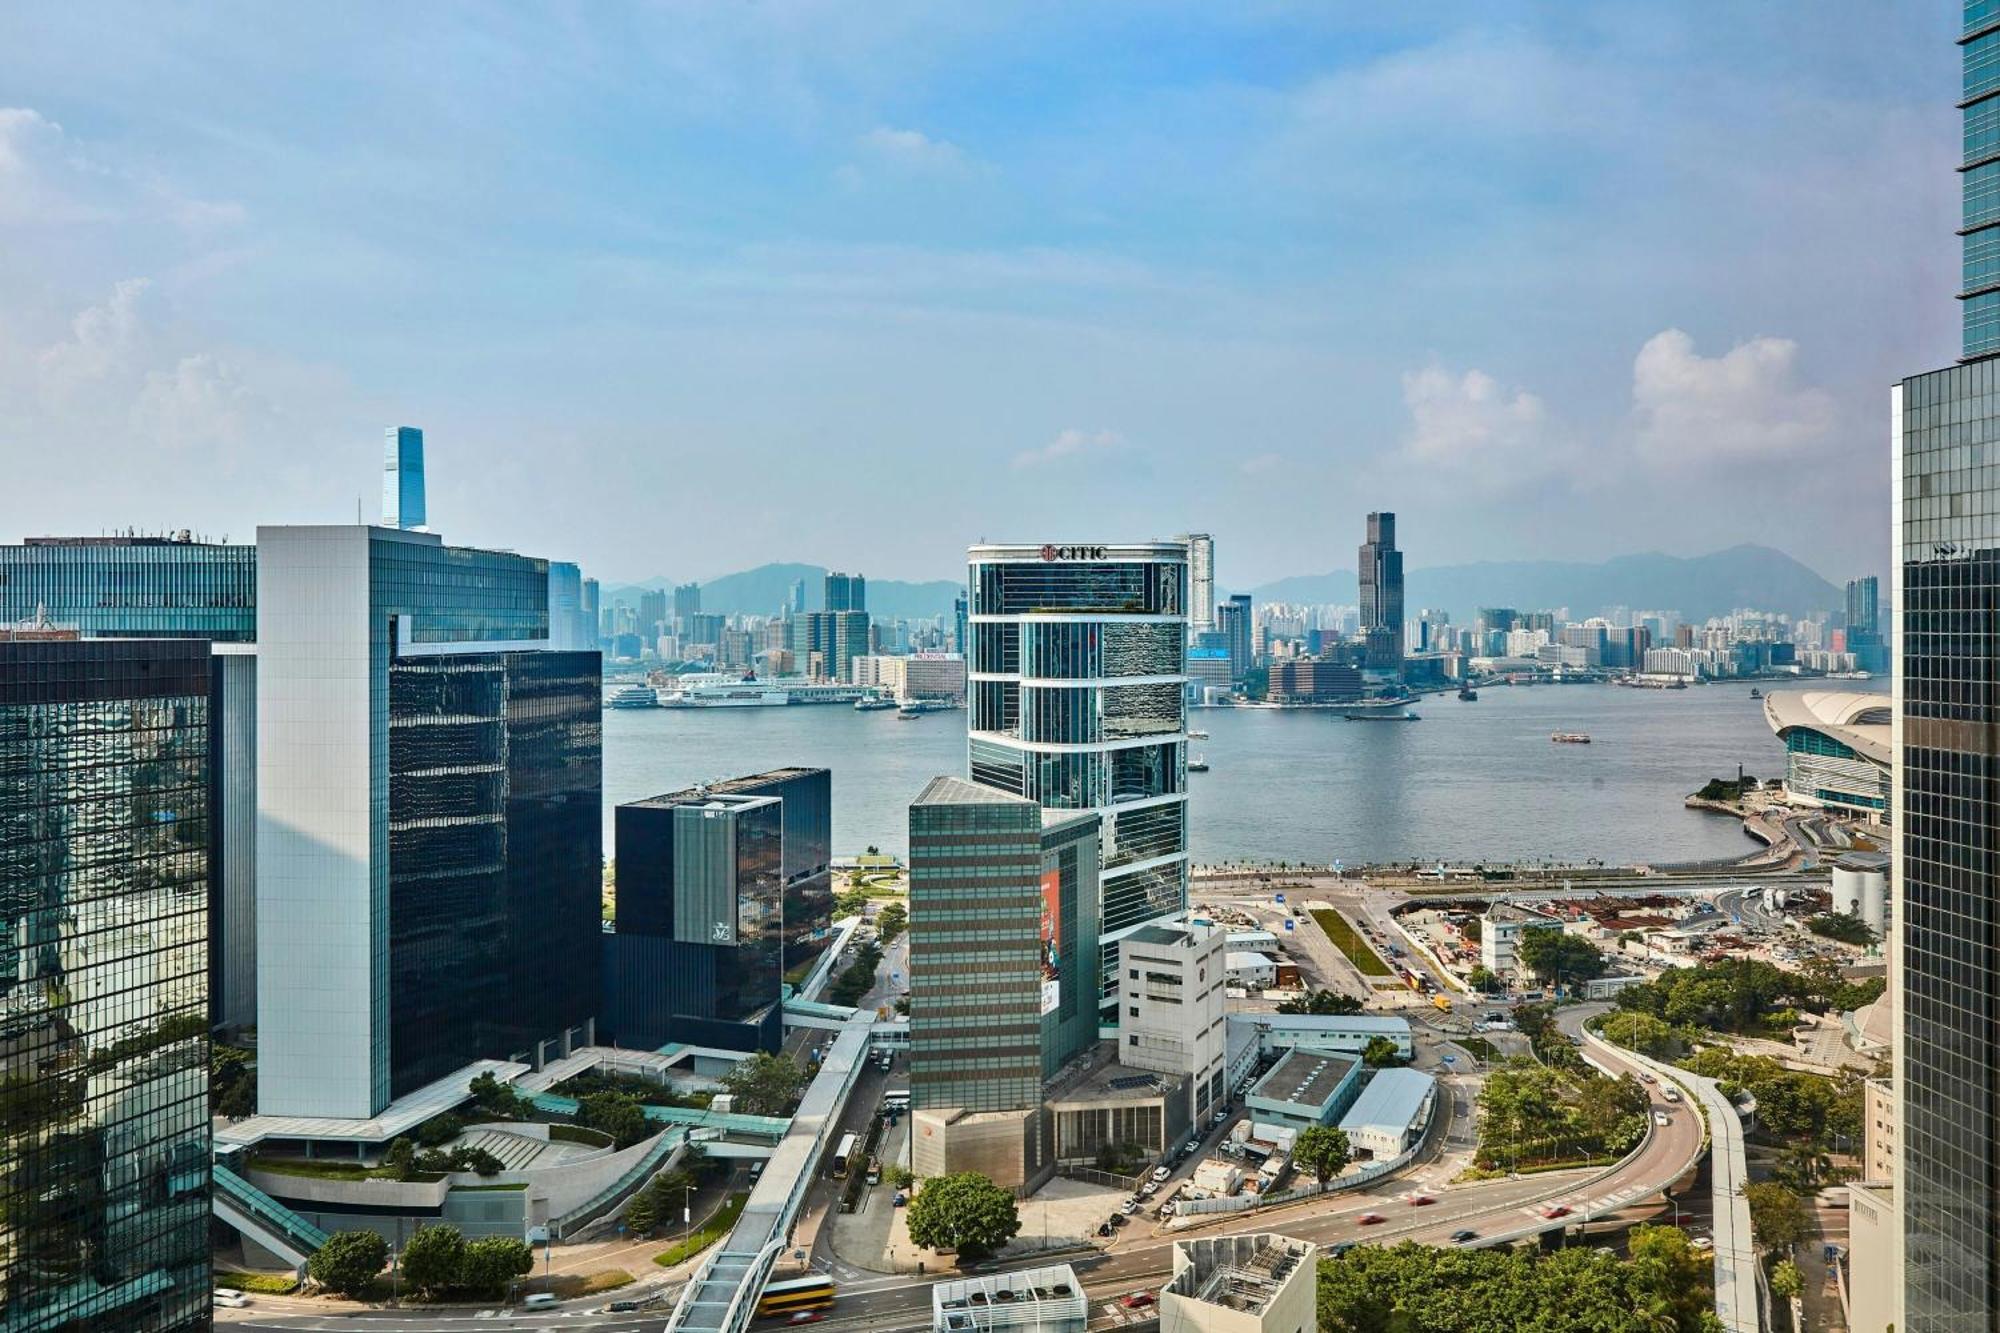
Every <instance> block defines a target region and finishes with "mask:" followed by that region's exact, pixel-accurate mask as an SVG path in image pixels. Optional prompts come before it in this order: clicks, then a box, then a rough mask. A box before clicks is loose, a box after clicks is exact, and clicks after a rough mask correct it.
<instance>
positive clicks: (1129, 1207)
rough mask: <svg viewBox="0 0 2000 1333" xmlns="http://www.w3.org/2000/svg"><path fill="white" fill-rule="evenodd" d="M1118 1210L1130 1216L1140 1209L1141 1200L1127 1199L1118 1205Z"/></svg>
mask: <svg viewBox="0 0 2000 1333" xmlns="http://www.w3.org/2000/svg"><path fill="white" fill-rule="evenodd" d="M1118 1211H1119V1212H1121V1213H1123V1214H1125V1216H1127V1217H1130V1216H1131V1215H1132V1214H1134V1213H1136V1212H1138V1211H1139V1201H1138V1200H1137V1199H1127V1200H1126V1201H1125V1202H1123V1203H1121V1204H1119V1205H1118Z"/></svg>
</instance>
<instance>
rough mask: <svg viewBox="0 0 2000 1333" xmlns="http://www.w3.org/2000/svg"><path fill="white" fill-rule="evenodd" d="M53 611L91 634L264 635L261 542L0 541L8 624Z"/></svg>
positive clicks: (0, 594)
mask: <svg viewBox="0 0 2000 1333" xmlns="http://www.w3.org/2000/svg"><path fill="white" fill-rule="evenodd" d="M39 613H46V615H47V617H48V619H49V620H50V621H52V622H54V623H55V624H58V625H73V626H75V627H76V628H77V629H79V630H81V631H82V632H83V634H84V635H85V637H95V636H97V635H115V636H117V637H119V638H121V639H151V638H172V639H211V640H215V641H217V642H231V641H234V642H248V641H249V640H251V639H254V638H256V637H257V548H256V547H254V546H225V545H221V544H219V543H216V542H204V541H196V540H194V539H193V538H192V537H190V536H187V535H185V534H183V535H181V536H177V537H30V538H28V540H27V541H26V542H25V543H23V544H22V545H20V546H0V624H16V623H19V622H22V621H26V620H32V619H34V618H35V617H36V616H37V614H39Z"/></svg>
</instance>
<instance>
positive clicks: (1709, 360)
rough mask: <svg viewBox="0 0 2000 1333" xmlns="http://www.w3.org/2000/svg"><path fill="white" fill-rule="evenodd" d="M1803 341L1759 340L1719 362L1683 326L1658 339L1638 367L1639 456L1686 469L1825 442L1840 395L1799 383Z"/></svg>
mask: <svg viewBox="0 0 2000 1333" xmlns="http://www.w3.org/2000/svg"><path fill="white" fill-rule="evenodd" d="M1798 352H1799V347H1798V344H1797V343H1795V342H1793V341H1792V340H1791V339H1789V338H1753V339H1751V340H1750V341H1749V342H1746V343H1739V344H1738V345H1737V346H1735V347H1733V348H1731V349H1730V350H1729V351H1728V352H1726V353H1725V354H1723V355H1722V356H1719V357H1705V356H1702V355H1701V354H1700V353H1699V352H1697V351H1696V350H1695V346H1694V339H1693V338H1690V337H1689V336H1688V335H1687V334H1685V333H1683V332H1681V330H1679V329H1668V330H1666V331H1665V332H1663V333H1657V334H1654V335H1653V336H1652V337H1651V338H1649V339H1648V340H1647V341H1646V345H1645V346H1644V347H1641V348H1640V349H1639V355H1638V356H1637V357H1635V358H1634V359H1633V362H1632V412H1633V425H1634V437H1633V444H1634V448H1635V449H1636V451H1637V453H1638V455H1639V457H1640V459H1641V460H1642V461H1644V462H1647V463H1650V464H1652V465H1653V466H1655V467H1659V468H1675V469H1684V468H1687V467H1690V466H1706V465H1714V464H1723V463H1731V462H1765V461H1770V460H1774V459H1781V458H1789V457H1792V456H1794V455H1796V454H1799V453H1801V452H1803V451H1805V450H1807V449H1810V448H1813V447H1814V446H1816V445H1818V444H1820V443H1821V442H1822V441H1824V440H1825V439H1826V438H1827V436H1828V434H1829V433H1830V432H1831V431H1832V429H1833V427H1834V425H1835V421H1836V415H1837V409H1836V406H1835V403H1834V399H1833V395H1831V394H1830V393H1828V392H1827V391H1826V390H1824V389H1821V388H1817V387H1815V386H1812V385H1805V384H1801V383H1799V375H1798Z"/></svg>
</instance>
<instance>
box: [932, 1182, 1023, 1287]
mask: <svg viewBox="0 0 2000 1333" xmlns="http://www.w3.org/2000/svg"><path fill="white" fill-rule="evenodd" d="M909 1227H910V1239H911V1240H913V1241H915V1242H916V1243H917V1244H919V1245H921V1246H923V1247H924V1248H925V1249H927V1250H955V1251H957V1253H958V1258H959V1262H960V1263H961V1264H964V1263H966V1262H969V1261H974V1260H978V1259H981V1258H984V1257H985V1256H987V1255H989V1254H991V1253H993V1252H994V1251H995V1250H997V1249H999V1248H1000V1247H1001V1246H1002V1245H1005V1244H1006V1243H1007V1242H1008V1241H1010V1240H1012V1239H1013V1238H1014V1233H1016V1232H1018V1231H1019V1230H1020V1229H1021V1216H1020V1212H1019V1210H1018V1209H1017V1208H1016V1206H1015V1202H1014V1196H1013V1195H1012V1194H1010V1193H1008V1192H1007V1191H1006V1190H1004V1189H1002V1188H1000V1186H998V1185H996V1184H994V1183H993V1182H992V1181H990V1180H988V1179H987V1178H986V1177H985V1176H982V1175H979V1174H978V1173H976V1172H972V1171H961V1172H959V1173H957V1174H955V1175H948V1176H935V1177H933V1178H932V1179H930V1180H926V1181H925V1182H924V1184H923V1188H922V1189H920V1190H918V1191H917V1196H916V1197H915V1198H914V1199H911V1200H910V1212H909Z"/></svg>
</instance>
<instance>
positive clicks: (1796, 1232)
mask: <svg viewBox="0 0 2000 1333" xmlns="http://www.w3.org/2000/svg"><path fill="white" fill-rule="evenodd" d="M1743 1197H1744V1198H1746V1199H1748V1200H1749V1201H1750V1228H1751V1230H1752V1231H1754V1232H1755V1233H1756V1235H1757V1239H1758V1240H1760V1241H1762V1242H1763V1243H1764V1244H1765V1245H1766V1246H1767V1247H1769V1248H1771V1249H1774V1250H1787V1249H1790V1248H1791V1247H1792V1246H1794V1245H1796V1244H1798V1243H1799V1242H1800V1241H1801V1240H1804V1239H1805V1237H1806V1233H1807V1230H1808V1227H1807V1223H1806V1207H1805V1204H1804V1203H1803V1202H1801V1201H1800V1199H1799V1196H1798V1195H1796V1194H1794V1193H1792V1192H1791V1191H1790V1190H1789V1189H1786V1188H1785V1187H1784V1186H1783V1185H1780V1184H1779V1183H1778V1182H1777V1181H1775V1180H1760V1181H1758V1182H1756V1183H1755V1184H1751V1185H1745V1186H1744V1187H1743Z"/></svg>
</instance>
